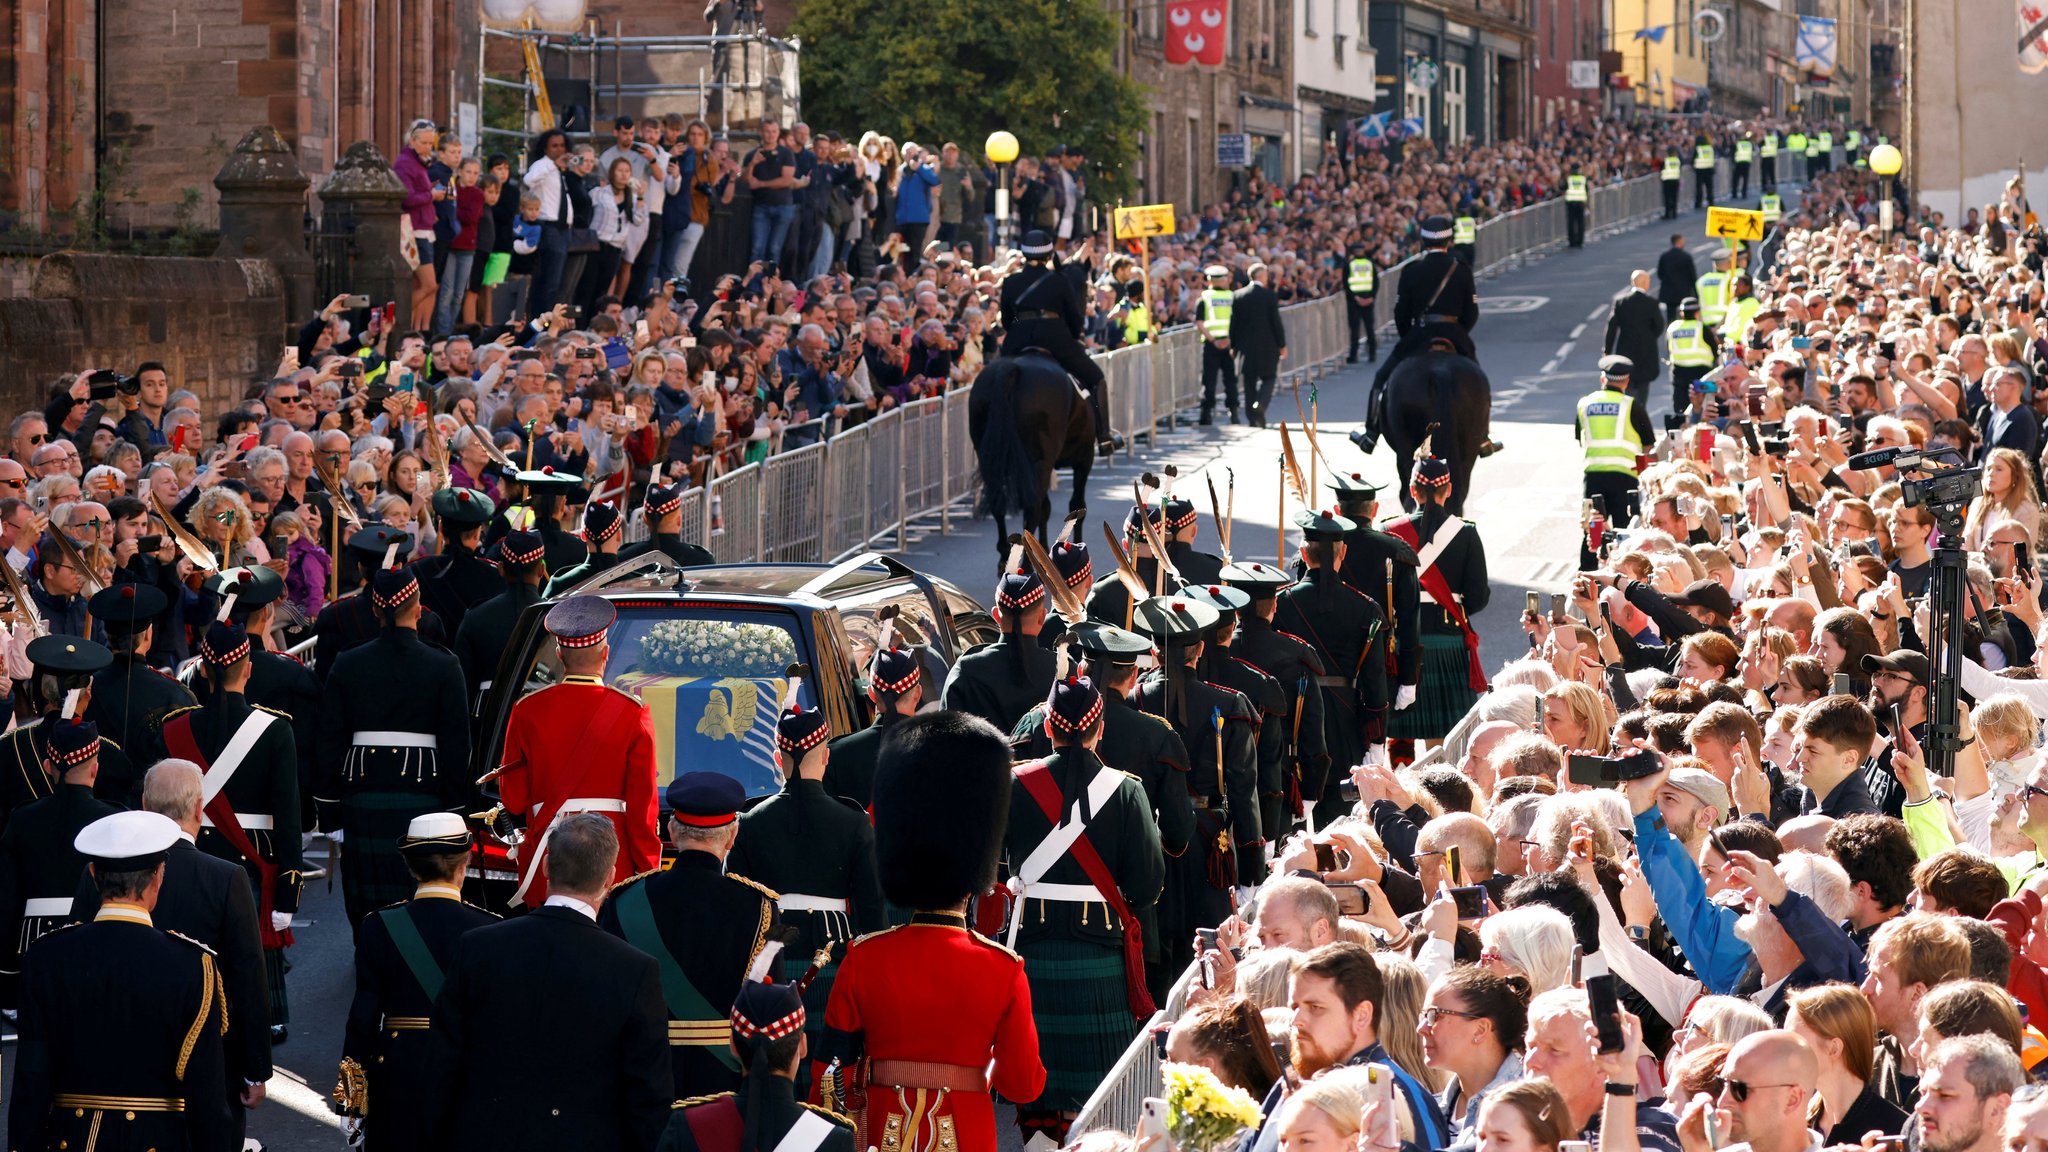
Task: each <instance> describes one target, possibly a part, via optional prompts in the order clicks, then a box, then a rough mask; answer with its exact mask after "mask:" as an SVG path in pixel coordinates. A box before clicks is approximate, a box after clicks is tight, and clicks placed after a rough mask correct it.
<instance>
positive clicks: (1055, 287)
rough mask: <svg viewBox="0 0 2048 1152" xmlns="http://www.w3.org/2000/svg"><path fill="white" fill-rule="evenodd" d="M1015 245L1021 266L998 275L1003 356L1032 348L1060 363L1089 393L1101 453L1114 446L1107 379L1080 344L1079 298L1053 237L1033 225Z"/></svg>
mask: <svg viewBox="0 0 2048 1152" xmlns="http://www.w3.org/2000/svg"><path fill="white" fill-rule="evenodd" d="M1018 250H1019V251H1020V252H1022V253H1023V255H1024V266H1023V267H1022V268H1019V269H1018V270H1017V271H1015V272H1012V273H1010V275H1009V276H1007V277H1005V278H1004V279H1003V292H1002V319H1003V355H1005V356H1019V355H1022V354H1023V353H1024V351H1025V350H1026V349H1028V348H1036V349H1038V350H1039V351H1041V352H1044V353H1045V354H1046V355H1048V356H1051V357H1052V358H1053V359H1054V360H1056V361H1058V362H1059V365H1060V367H1062V368H1065V369H1066V370H1067V374H1068V375H1069V376H1072V377H1073V378H1074V380H1075V382H1077V383H1078V384H1080V386H1081V391H1083V392H1085V393H1087V394H1088V405H1089V407H1091V408H1093V409H1094V410H1095V438H1096V442H1097V447H1098V449H1099V450H1100V452H1101V454H1102V455H1104V456H1108V455H1110V454H1111V453H1112V452H1114V451H1116V437H1115V433H1114V432H1113V431H1112V430H1111V428H1110V423H1109V382H1108V381H1107V380H1105V379H1104V378H1103V375H1102V368H1101V366H1100V365H1098V364H1096V363H1095V361H1093V360H1091V359H1089V358H1088V353H1087V351H1086V350H1085V349H1083V348H1082V346H1081V328H1082V315H1081V301H1080V300H1079V299H1078V298H1077V297H1076V296H1075V294H1074V288H1073V284H1072V283H1071V282H1070V281H1069V280H1068V279H1067V278H1066V277H1065V276H1062V275H1060V273H1059V270H1058V269H1057V268H1055V267H1054V264H1055V263H1056V262H1057V260H1058V257H1056V256H1055V255H1054V254H1053V247H1052V238H1051V237H1050V236H1047V235H1046V234H1045V233H1043V232H1040V231H1038V230H1037V229H1033V230H1032V231H1030V232H1026V233H1025V234H1024V242H1023V244H1022V245H1020V246H1019V248H1018Z"/></svg>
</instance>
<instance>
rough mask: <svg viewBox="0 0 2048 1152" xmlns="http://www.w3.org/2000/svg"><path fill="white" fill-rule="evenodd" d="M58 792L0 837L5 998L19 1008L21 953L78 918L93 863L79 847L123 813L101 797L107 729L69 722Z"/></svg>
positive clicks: (58, 754) (0, 991)
mask: <svg viewBox="0 0 2048 1152" xmlns="http://www.w3.org/2000/svg"><path fill="white" fill-rule="evenodd" d="M48 742H49V750H50V766H51V768H52V769H54V770H55V771H56V773H57V785H56V790H55V791H53V792H52V793H51V794H50V795H48V796H45V797H43V798H42V799H41V800H37V801H36V802H34V803H32V804H29V805H27V806H25V807H23V808H22V809H21V810H20V811H18V812H16V813H14V815H13V816H12V817H11V818H10V819H9V820H8V821H7V828H6V830H5V831H0V996H4V998H5V1004H6V1006H7V1007H10V1008H11V1007H13V1006H14V1005H15V995H16V992H17V991H18V989H17V984H18V982H19V980H20V978H21V954H22V953H23V952H24V951H25V950H27V948H28V946H29V945H30V944H32V943H34V942H35V941H36V940H37V939H39V938H41V937H42V936H43V935H45V934H46V933H49V932H51V931H53V930H55V929H56V928H58V927H59V926H61V925H62V924H64V923H65V922H66V921H67V920H70V919H71V902H72V897H73V894H74V893H75V892H76V890H77V888H78V876H79V873H81V872H83V871H85V857H83V856H82V855H80V854H79V853H78V851H77V849H75V848H73V847H72V841H73V840H75V839H76V838H77V836H78V833H79V832H80V831H82V830H83V829H84V828H85V827H86V825H88V824H91V823H92V822H93V821H95V820H98V819H100V818H101V817H103V816H111V815H113V814H114V813H115V812H118V811H120V809H118V808H116V807H114V806H113V805H112V804H108V803H106V802H105V801H103V800H100V799H98V798H96V797H95V796H94V795H93V784H94V782H95V779H96V777H97V776H98V773H99V769H100V755H99V753H100V747H99V745H100V731H99V726H98V725H96V724H94V723H93V722H92V721H90V720H62V721H58V722H56V723H55V725H54V726H53V727H51V729H50V733H49V736H48Z"/></svg>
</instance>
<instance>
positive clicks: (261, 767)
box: [160, 623, 304, 1028]
mask: <svg viewBox="0 0 2048 1152" xmlns="http://www.w3.org/2000/svg"><path fill="white" fill-rule="evenodd" d="M199 653H200V658H201V660H202V661H203V662H204V672H205V675H204V678H203V680H202V684H203V687H204V693H203V702H202V704H201V705H200V706H199V707H196V708H187V709H183V710H181V711H178V712H174V713H172V714H171V715H169V716H167V717H165V718H164V721H163V723H162V725H161V726H160V739H161V740H162V742H163V745H164V747H165V748H167V749H169V750H170V752H171V754H172V755H174V756H177V757H178V758H180V759H183V760H190V761H192V762H193V763H195V764H197V765H199V767H200V768H201V770H203V771H204V772H206V774H207V778H208V783H209V784H212V785H214V786H215V787H214V792H213V799H212V801H211V802H210V803H208V804H207V805H206V807H205V809H204V812H203V814H202V815H201V817H200V822H201V828H200V831H199V847H200V848H201V849H202V850H203V851H206V852H208V853H210V854H212V855H214V856H218V857H220V858H221V859H223V860H226V861H228V862H230V863H234V864H240V865H241V866H242V867H244V868H246V869H247V870H248V872H249V883H250V886H251V887H252V889H253V890H254V891H255V893H256V911H257V923H258V927H259V929H260V931H261V933H262V937H263V960H264V965H265V971H266V975H267V979H268V982H269V986H270V1009H269V1019H270V1026H271V1027H272V1028H282V1027H283V1026H285V1025H286V1024H288V1023H290V1020H291V1007H290V1001H289V999H287V997H286V994H285V983H284V973H285V962H284V949H285V948H286V947H287V946H288V945H290V944H291V942H292V934H291V928H290V924H291V916H292V913H294V912H296V911H298V908H299V883H300V872H301V870H302V869H303V868H304V863H303V858H302V857H301V855H300V850H301V843H300V835H299V832H300V827H301V826H300V823H299V810H300V803H299V755H298V749H297V745H296V743H295V738H294V737H293V735H292V727H291V717H289V716H280V715H278V714H277V713H274V712H270V711H268V710H266V709H262V708H256V707H252V706H251V705H250V704H249V702H248V698H247V697H246V696H244V695H243V694H242V693H241V692H239V691H235V690H232V689H230V688H228V687H226V686H225V685H226V683H227V681H228V680H229V679H230V678H231V677H232V676H233V675H234V673H235V671H236V669H237V667H238V666H239V665H241V664H243V663H244V662H246V661H247V660H248V659H249V656H250V653H251V647H250V644H249V635H248V633H246V632H244V631H242V630H241V628H240V627H239V626H237V625H233V624H221V623H215V624H214V625H213V626H212V627H210V628H208V629H207V630H206V635H205V637H204V638H202V639H201V640H200V642H199ZM245 729H246V731H245ZM230 748H238V751H237V752H236V754H235V755H234V756H233V757H229V756H228V755H227V753H228V751H229V749H230ZM223 777H225V782H223V780H222V778H223ZM280 922H281V923H282V924H283V925H284V926H283V927H279V926H278V924H279V923H280Z"/></svg>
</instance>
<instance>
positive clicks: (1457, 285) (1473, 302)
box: [1358, 216, 1479, 455]
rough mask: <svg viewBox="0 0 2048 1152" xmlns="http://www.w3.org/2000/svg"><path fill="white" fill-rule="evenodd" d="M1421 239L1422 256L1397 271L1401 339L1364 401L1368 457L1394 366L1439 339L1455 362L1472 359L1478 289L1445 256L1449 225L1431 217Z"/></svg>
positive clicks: (1468, 273) (1467, 272)
mask: <svg viewBox="0 0 2048 1152" xmlns="http://www.w3.org/2000/svg"><path fill="white" fill-rule="evenodd" d="M1421 236H1422V243H1423V245H1424V247H1425V249H1426V250H1425V251H1424V252H1423V254H1422V255H1421V256H1420V257H1418V258H1416V259H1414V260H1410V261H1409V262H1408V264H1407V266H1406V267H1404V268H1402V269H1401V281H1400V283H1399V284H1398V285H1396V286H1395V289H1394V330H1395V331H1396V332H1399V333H1400V334H1401V339H1400V341H1399V342H1398V343H1396V344H1395V345H1394V350H1393V352H1392V353H1391V354H1389V355H1388V356H1387V359H1386V362H1385V363H1382V364H1381V365H1380V369H1379V371H1378V372H1377V373H1374V375H1373V378H1372V395H1371V396H1369V397H1368V398H1367V400H1366V407H1365V431H1364V432H1363V433H1361V434H1360V436H1359V439H1358V445H1359V447H1360V448H1361V449H1362V450H1364V451H1365V453H1366V454H1367V455H1370V454H1371V453H1372V450H1373V449H1374V448H1376V447H1378V445H1379V440H1380V428H1381V424H1380V421H1381V415H1382V414H1381V412H1380V394H1381V393H1382V392H1383V391H1384V390H1385V389H1386V386H1387V378H1388V377H1390V376H1392V375H1393V374H1394V368H1395V366H1397V365H1399V364H1400V363H1401V361H1402V360H1403V359H1405V358H1406V357H1407V356H1408V355H1410V354H1411V353H1413V352H1415V351H1417V350H1418V349H1421V348H1426V347H1428V346H1429V342H1430V341H1431V340H1433V339H1436V338H1438V337H1441V338H1443V339H1446V340H1449V341H1450V342H1451V345H1452V346H1453V347H1454V348H1456V349H1457V350H1458V354H1459V355H1460V356H1465V357H1474V356H1476V355H1477V351H1476V350H1475V349H1474V348H1473V345H1472V326H1473V325H1474V324H1477V323H1478V322H1479V288H1478V286H1477V285H1476V284H1475V283H1474V282H1473V279H1472V268H1471V265H1469V264H1466V263H1464V262H1463V261H1460V260H1458V259H1457V258H1455V257H1453V256H1452V255H1451V254H1450V253H1449V252H1448V251H1446V250H1445V246H1446V245H1447V244H1448V243H1449V242H1450V239H1451V222H1450V221H1449V220H1446V219H1445V218H1443V217H1442V216H1431V217H1429V218H1427V219H1425V220H1424V221H1423V222H1422V228H1421Z"/></svg>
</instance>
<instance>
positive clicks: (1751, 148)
mask: <svg viewBox="0 0 2048 1152" xmlns="http://www.w3.org/2000/svg"><path fill="white" fill-rule="evenodd" d="M1755 148H1756V145H1754V144H1751V143H1750V142H1749V141H1747V140H1737V141H1736V142H1735V162H1736V163H1737V164H1747V163H1749V161H1750V159H1751V157H1753V156H1754V155H1755Z"/></svg>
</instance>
